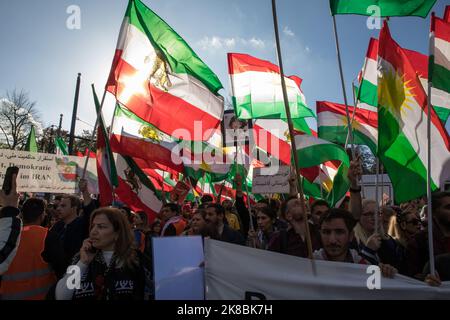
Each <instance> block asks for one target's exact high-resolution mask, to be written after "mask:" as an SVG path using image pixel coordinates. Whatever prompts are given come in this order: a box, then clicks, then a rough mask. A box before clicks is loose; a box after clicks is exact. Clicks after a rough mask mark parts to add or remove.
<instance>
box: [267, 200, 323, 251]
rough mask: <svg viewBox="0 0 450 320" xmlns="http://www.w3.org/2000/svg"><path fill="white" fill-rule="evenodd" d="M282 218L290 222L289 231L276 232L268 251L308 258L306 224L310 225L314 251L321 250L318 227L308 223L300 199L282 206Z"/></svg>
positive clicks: (288, 201) (289, 201)
mask: <svg viewBox="0 0 450 320" xmlns="http://www.w3.org/2000/svg"><path fill="white" fill-rule="evenodd" d="M281 215H282V218H283V219H285V220H286V221H287V222H288V227H287V229H281V230H279V231H277V232H275V233H274V234H273V236H272V238H271V239H270V242H269V245H268V249H269V250H270V251H276V252H279V253H284V254H288V255H292V256H297V257H302V258H307V257H308V246H307V241H308V240H307V239H306V237H307V233H306V230H307V229H306V224H307V223H309V225H308V226H309V234H310V238H311V246H312V250H313V251H314V250H316V249H319V248H320V239H319V235H318V231H317V228H316V226H314V225H313V224H312V223H310V222H308V220H307V218H306V212H304V211H303V209H302V204H301V201H300V199H297V198H296V197H292V198H290V199H288V200H287V201H286V202H284V203H283V204H282V206H281Z"/></svg>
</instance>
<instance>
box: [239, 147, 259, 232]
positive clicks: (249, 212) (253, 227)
mask: <svg viewBox="0 0 450 320" xmlns="http://www.w3.org/2000/svg"><path fill="white" fill-rule="evenodd" d="M241 157H242V166H243V168H244V170H245V158H244V155H243V154H241ZM236 171H237V164H236ZM247 175H248V172H247ZM243 178H244V177H243ZM244 186H245V192H246V193H247V206H248V215H249V218H250V221H249V223H250V229H251V230H255V226H254V225H253V217H252V207H251V202H250V193H249V192H248V186H247V177H245V179H244Z"/></svg>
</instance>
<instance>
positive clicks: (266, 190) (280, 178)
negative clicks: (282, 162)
mask: <svg viewBox="0 0 450 320" xmlns="http://www.w3.org/2000/svg"><path fill="white" fill-rule="evenodd" d="M261 169H264V168H254V169H253V181H252V193H255V194H256V193H257V194H270V193H289V174H290V172H291V171H290V170H291V169H290V168H289V167H288V166H279V167H278V170H277V172H276V173H275V174H271V175H265V174H263V172H261ZM266 171H267V169H266Z"/></svg>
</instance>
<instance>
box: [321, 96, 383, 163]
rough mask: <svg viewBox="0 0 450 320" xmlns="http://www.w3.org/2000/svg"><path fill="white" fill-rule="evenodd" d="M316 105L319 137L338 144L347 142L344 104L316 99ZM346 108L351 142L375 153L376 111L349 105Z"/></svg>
mask: <svg viewBox="0 0 450 320" xmlns="http://www.w3.org/2000/svg"><path fill="white" fill-rule="evenodd" d="M316 107H317V109H316V110H317V126H318V134H319V138H321V139H325V140H328V141H331V142H334V143H338V144H340V145H345V143H346V142H347V143H348V141H347V133H348V121H347V116H346V110H345V105H342V104H338V103H333V102H328V101H317V103H316ZM348 109H349V114H350V118H351V119H352V121H351V122H352V128H353V142H354V143H355V144H362V145H366V146H368V147H369V148H370V150H371V151H372V153H373V154H376V152H377V144H378V114H377V112H374V111H369V110H367V109H360V108H356V109H355V108H354V107H351V106H349V107H348ZM353 113H354V115H353Z"/></svg>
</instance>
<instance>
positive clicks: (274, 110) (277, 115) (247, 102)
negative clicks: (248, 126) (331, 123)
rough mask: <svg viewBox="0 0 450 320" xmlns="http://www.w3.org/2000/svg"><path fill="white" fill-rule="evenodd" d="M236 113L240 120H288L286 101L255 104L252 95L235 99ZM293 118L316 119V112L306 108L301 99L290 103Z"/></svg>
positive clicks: (298, 97)
mask: <svg viewBox="0 0 450 320" xmlns="http://www.w3.org/2000/svg"><path fill="white" fill-rule="evenodd" d="M233 105H234V106H235V113H236V115H237V117H238V118H239V119H243V120H249V119H287V116H286V108H285V105H284V101H270V102H255V101H252V95H247V96H245V97H243V98H239V99H236V97H233ZM289 108H290V110H291V116H292V118H308V117H313V118H315V117H316V115H315V114H314V112H313V111H312V110H311V109H309V108H308V106H306V105H305V104H304V103H303V101H302V99H301V97H300V96H297V101H296V102H289Z"/></svg>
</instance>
